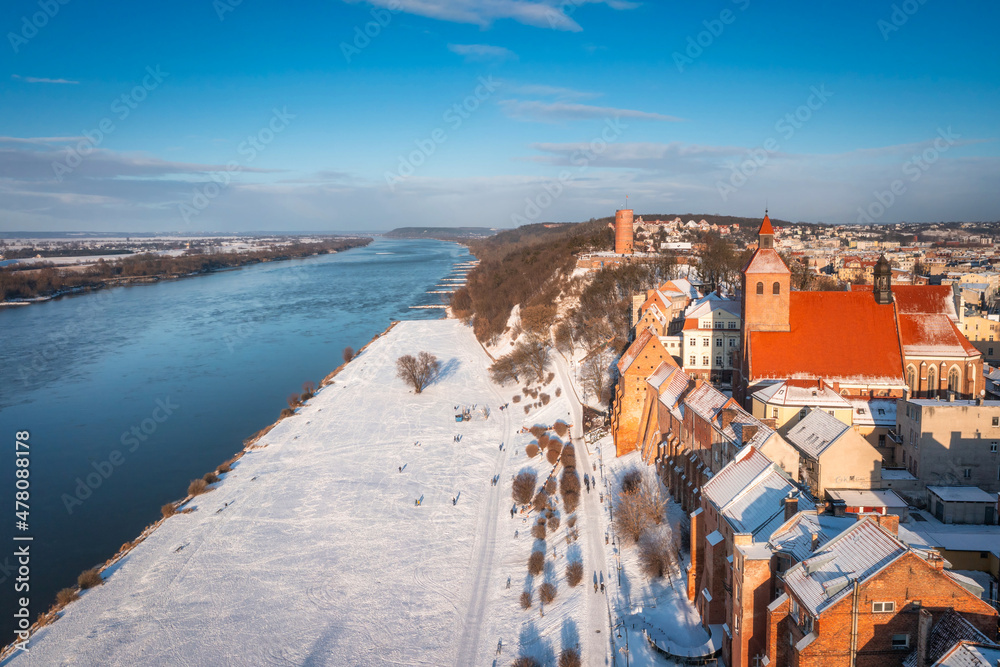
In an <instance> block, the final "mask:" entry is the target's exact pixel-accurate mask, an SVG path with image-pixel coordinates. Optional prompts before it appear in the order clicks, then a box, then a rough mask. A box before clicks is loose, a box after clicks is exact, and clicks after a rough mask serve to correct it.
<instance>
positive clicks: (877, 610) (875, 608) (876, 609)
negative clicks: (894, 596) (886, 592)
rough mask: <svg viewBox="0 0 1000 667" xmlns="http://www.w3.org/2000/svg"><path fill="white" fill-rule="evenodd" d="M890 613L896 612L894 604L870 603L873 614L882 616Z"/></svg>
mask: <svg viewBox="0 0 1000 667" xmlns="http://www.w3.org/2000/svg"><path fill="white" fill-rule="evenodd" d="M892 611H896V603H895V602H872V613H873V614H884V613H886V612H892Z"/></svg>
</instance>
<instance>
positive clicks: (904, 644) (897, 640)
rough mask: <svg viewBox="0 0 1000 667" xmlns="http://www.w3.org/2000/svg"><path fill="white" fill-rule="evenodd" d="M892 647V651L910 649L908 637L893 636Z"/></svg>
mask: <svg viewBox="0 0 1000 667" xmlns="http://www.w3.org/2000/svg"><path fill="white" fill-rule="evenodd" d="M892 647H893V648H894V649H906V648H910V635H893V636H892Z"/></svg>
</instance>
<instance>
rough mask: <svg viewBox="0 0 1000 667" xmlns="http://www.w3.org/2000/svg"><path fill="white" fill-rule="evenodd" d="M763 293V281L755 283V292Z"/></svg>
mask: <svg viewBox="0 0 1000 667" xmlns="http://www.w3.org/2000/svg"><path fill="white" fill-rule="evenodd" d="M763 293H764V283H757V294H763Z"/></svg>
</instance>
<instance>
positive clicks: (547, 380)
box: [545, 371, 556, 384]
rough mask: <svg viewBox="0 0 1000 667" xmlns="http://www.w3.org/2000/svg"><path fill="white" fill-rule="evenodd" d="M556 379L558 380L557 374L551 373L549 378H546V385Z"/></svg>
mask: <svg viewBox="0 0 1000 667" xmlns="http://www.w3.org/2000/svg"><path fill="white" fill-rule="evenodd" d="M555 379H556V374H555V373H554V372H552V371H549V375H548V377H546V378H545V384H550V383H551V382H552V381H553V380H555Z"/></svg>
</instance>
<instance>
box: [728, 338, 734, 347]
mask: <svg viewBox="0 0 1000 667" xmlns="http://www.w3.org/2000/svg"><path fill="white" fill-rule="evenodd" d="M729 347H736V339H735V338H730V339H729Z"/></svg>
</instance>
